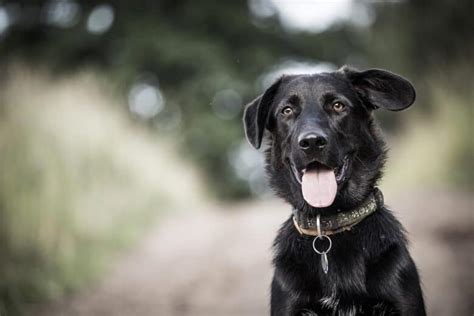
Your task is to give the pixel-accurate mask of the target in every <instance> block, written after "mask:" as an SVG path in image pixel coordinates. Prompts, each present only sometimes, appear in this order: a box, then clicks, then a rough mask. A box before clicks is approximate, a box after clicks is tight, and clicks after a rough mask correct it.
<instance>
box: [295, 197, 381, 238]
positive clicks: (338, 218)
mask: <svg viewBox="0 0 474 316" xmlns="http://www.w3.org/2000/svg"><path fill="white" fill-rule="evenodd" d="M383 204H384V202H383V194H382V192H381V191H380V190H379V189H377V188H374V191H373V192H372V193H371V194H370V195H369V196H368V197H367V199H366V200H365V201H364V202H363V203H362V204H361V205H360V206H358V207H356V208H354V209H352V210H349V211H345V212H340V213H337V214H335V215H328V216H321V217H320V221H321V234H323V235H333V234H337V233H340V232H343V231H346V230H350V229H351V228H352V227H354V226H355V225H357V224H358V223H360V222H361V221H363V220H364V219H365V218H366V217H367V216H369V215H370V214H372V213H374V212H375V211H376V210H377V209H378V208H381V207H382V206H383ZM293 223H294V224H295V227H296V230H297V231H298V232H299V233H300V234H301V235H309V236H318V231H317V224H316V217H314V216H311V217H310V216H308V215H307V213H303V212H293Z"/></svg>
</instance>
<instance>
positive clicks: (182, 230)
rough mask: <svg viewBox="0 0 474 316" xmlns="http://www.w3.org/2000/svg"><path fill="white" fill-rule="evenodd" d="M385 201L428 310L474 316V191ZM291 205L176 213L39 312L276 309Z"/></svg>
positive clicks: (180, 312) (256, 311) (419, 194)
mask: <svg viewBox="0 0 474 316" xmlns="http://www.w3.org/2000/svg"><path fill="white" fill-rule="evenodd" d="M385 201H386V203H387V204H388V205H389V206H391V207H392V209H394V211H395V213H396V214H397V216H398V218H399V219H400V220H401V221H402V223H403V224H404V225H405V227H406V228H407V230H408V231H409V238H410V240H411V246H410V247H411V252H412V255H413V257H414V259H415V261H416V263H417V265H418V268H419V270H420V274H421V278H422V281H423V288H424V293H425V298H426V303H427V306H428V311H429V315H439V316H449V315H473V313H474V299H473V294H474V273H473V271H472V268H473V267H474V255H473V254H474V217H473V216H474V198H473V197H472V196H471V195H470V194H461V193H446V192H442V191H431V192H416V193H411V194H409V195H408V194H407V195H400V194H398V195H386V197H385ZM223 208H225V209H226V210H222V209H223ZM289 213H290V208H289V207H288V206H287V205H285V204H283V203H282V202H280V201H277V200H267V201H257V202H250V203H245V204H239V205H232V206H230V207H229V206H223V205H221V206H219V205H212V206H209V207H206V210H205V211H202V212H196V213H193V214H192V215H187V216H183V215H177V216H170V217H168V218H167V219H165V220H164V221H161V222H160V223H159V225H157V226H156V228H155V229H153V230H152V231H150V233H149V234H148V235H147V236H146V237H145V238H144V239H143V241H142V242H140V243H139V244H138V245H137V247H136V248H135V249H133V250H132V251H130V252H129V253H127V254H125V255H124V256H123V257H122V259H121V260H119V261H118V262H117V263H116V265H114V267H113V269H111V271H109V273H108V274H107V275H105V276H104V278H103V280H102V281H101V282H100V283H99V284H97V285H95V286H93V287H91V288H88V289H84V290H83V291H81V292H79V293H76V294H75V295H73V296H70V297H67V298H65V299H64V300H63V301H60V302H55V303H53V304H51V305H48V306H45V307H44V308H41V311H35V313H34V314H35V315H37V314H40V315H52V316H55V315H166V316H174V315H180V316H181V315H197V316H201V315H202V316H204V315H206V316H213V315H267V314H268V311H269V309H268V302H269V285H270V281H271V275H272V268H271V243H272V240H273V238H274V236H275V234H276V231H277V229H278V227H279V225H280V223H282V222H283V221H284V220H285V219H286V218H287V216H288V215H289Z"/></svg>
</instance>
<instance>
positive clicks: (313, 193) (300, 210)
mask: <svg viewBox="0 0 474 316" xmlns="http://www.w3.org/2000/svg"><path fill="white" fill-rule="evenodd" d="M414 100H415V90H414V88H413V86H412V85H411V84H410V82H408V81H407V80H406V79H404V78H402V77H400V76H398V75H395V74H393V73H390V72H388V71H383V70H377V69H372V70H367V71H363V72H359V71H356V70H352V69H349V68H347V67H344V68H342V69H340V70H339V71H336V72H332V73H321V74H315V75H296V76H283V77H282V78H280V79H279V80H277V81H276V82H275V83H274V84H273V85H272V86H271V87H270V88H268V89H267V90H266V91H265V93H264V94H263V95H261V96H260V97H258V98H257V99H255V100H254V101H252V102H251V103H250V104H249V105H248V106H247V108H246V110H245V114H244V125H245V131H246V135H247V138H248V140H249V141H250V143H251V144H252V145H253V146H254V147H256V148H259V147H260V145H261V143H262V138H263V134H264V132H265V131H268V132H269V133H268V135H269V144H268V145H269V147H268V149H267V151H266V162H267V172H268V174H269V176H270V183H271V185H272V187H273V188H274V189H275V190H276V192H277V193H278V195H279V196H280V197H282V198H283V199H285V200H286V201H287V202H288V203H290V204H291V205H292V206H293V209H294V211H293V216H292V217H291V218H290V219H288V220H287V221H286V222H285V223H284V224H283V226H282V228H281V229H280V232H279V234H278V236H277V238H276V240H275V244H274V247H275V252H276V254H275V258H274V265H275V273H274V277H273V282H272V288H271V315H409V316H416V315H425V314H426V313H425V307H424V302H423V296H422V292H421V288H420V281H419V277H418V273H417V269H416V267H415V264H414V262H413V260H412V258H411V257H410V254H409V253H408V250H407V240H406V238H405V236H404V230H403V227H402V226H401V224H400V223H399V222H398V221H397V219H395V217H394V216H393V214H392V213H391V212H390V211H389V210H388V209H387V208H385V207H384V205H383V198H382V194H381V192H380V191H378V189H377V188H376V187H375V186H376V184H377V181H378V180H379V178H380V177H381V172H382V171H381V170H382V167H383V165H384V162H385V157H386V150H385V144H384V141H383V139H382V137H381V135H380V134H379V132H378V129H377V126H376V124H375V122H374V118H373V115H372V112H373V110H375V109H377V108H384V109H387V110H391V111H399V110H403V109H405V108H408V107H409V106H410V105H411V104H412V103H413V102H414Z"/></svg>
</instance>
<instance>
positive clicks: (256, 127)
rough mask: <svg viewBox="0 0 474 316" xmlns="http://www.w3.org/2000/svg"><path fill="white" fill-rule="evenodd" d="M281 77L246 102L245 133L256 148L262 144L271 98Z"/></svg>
mask: <svg viewBox="0 0 474 316" xmlns="http://www.w3.org/2000/svg"><path fill="white" fill-rule="evenodd" d="M282 79H283V77H282V78H280V79H278V80H277V81H276V82H275V83H273V84H272V85H271V86H270V87H269V88H268V89H267V90H265V92H264V93H263V94H262V95H261V96H259V97H258V98H256V99H255V100H253V101H252V102H250V103H249V104H247V106H246V107H245V111H244V127H245V135H246V136H247V139H248V141H249V142H250V144H252V146H253V147H255V148H256V149H259V148H260V145H261V144H262V138H263V133H264V132H265V127H266V125H267V122H268V118H269V113H270V108H271V105H272V103H273V98H274V97H275V94H276V93H277V91H278V87H279V86H280V83H281V81H282Z"/></svg>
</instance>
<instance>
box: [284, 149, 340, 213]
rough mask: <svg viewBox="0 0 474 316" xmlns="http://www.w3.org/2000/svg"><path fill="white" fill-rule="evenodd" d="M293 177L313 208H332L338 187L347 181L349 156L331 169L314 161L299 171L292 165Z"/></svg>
mask: <svg viewBox="0 0 474 316" xmlns="http://www.w3.org/2000/svg"><path fill="white" fill-rule="evenodd" d="M290 165H291V169H292V171H293V175H294V176H295V178H296V180H297V181H298V182H299V183H300V184H301V191H302V194H303V197H304V199H305V200H306V202H308V203H309V204H310V205H311V206H313V207H318V208H322V207H327V206H330V205H331V204H332V203H333V202H334V200H335V198H336V194H337V188H338V185H340V184H341V183H343V182H344V181H345V179H346V173H347V169H348V166H349V155H346V156H345V157H344V159H343V162H342V164H341V165H340V166H338V167H336V168H331V167H329V166H327V165H325V164H323V163H321V162H319V161H312V162H311V163H309V164H308V165H306V167H305V168H303V169H301V170H298V169H297V168H296V166H295V165H294V164H292V163H290Z"/></svg>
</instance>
